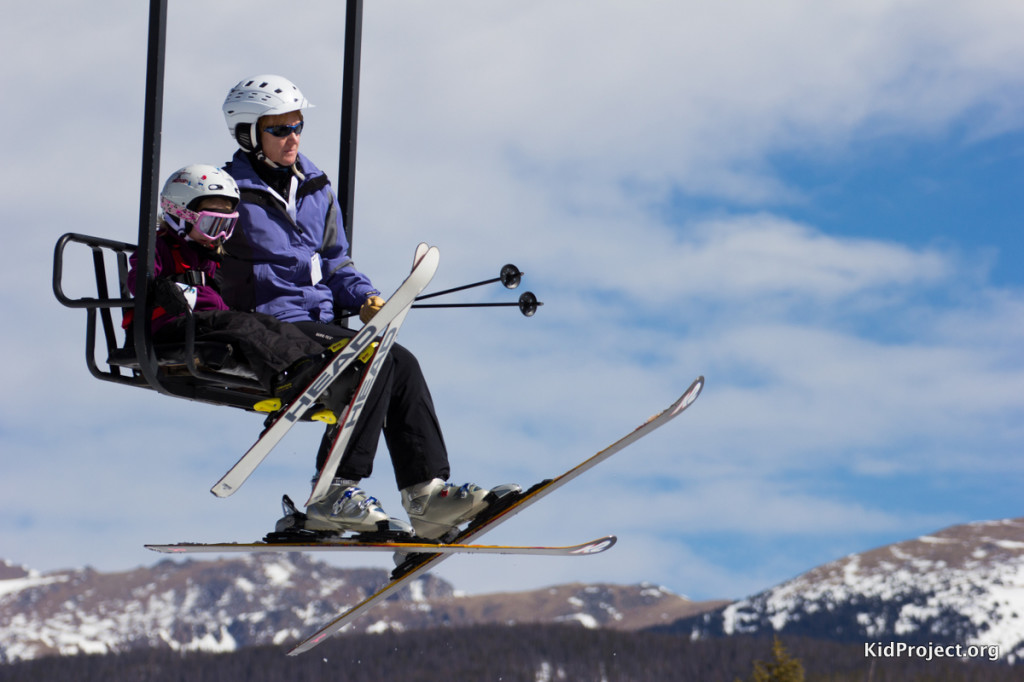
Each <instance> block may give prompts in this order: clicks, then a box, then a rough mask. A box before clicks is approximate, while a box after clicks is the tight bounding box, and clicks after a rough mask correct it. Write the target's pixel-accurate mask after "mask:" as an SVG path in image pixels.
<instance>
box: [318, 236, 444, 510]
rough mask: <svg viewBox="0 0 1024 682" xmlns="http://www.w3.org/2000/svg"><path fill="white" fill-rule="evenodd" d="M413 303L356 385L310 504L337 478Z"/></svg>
mask: <svg viewBox="0 0 1024 682" xmlns="http://www.w3.org/2000/svg"><path fill="white" fill-rule="evenodd" d="M420 246H421V247H425V246H426V245H425V244H421V245H420ZM425 254H426V251H425V250H424V249H422V248H421V249H417V250H416V256H415V257H414V258H413V269H415V268H416V266H417V265H418V264H419V262H420V260H421V259H422V258H423V256H424V255H425ZM409 308H410V306H406V307H405V308H404V309H403V310H401V311H400V312H399V313H398V315H396V316H395V319H393V320H392V321H391V323H390V324H389V325H388V327H387V330H386V331H385V332H384V336H383V338H382V339H381V342H380V345H378V346H377V350H376V351H375V352H374V355H373V359H372V360H371V361H370V364H369V366H368V367H367V368H366V370H365V371H364V372H363V376H362V379H361V380H360V382H359V387H358V388H357V389H356V393H355V395H354V396H353V397H352V400H351V401H350V402H349V404H348V408H347V409H346V410H345V416H344V418H343V419H342V420H341V423H340V424H339V428H338V429H337V431H336V432H335V434H334V440H333V442H332V443H331V449H330V452H329V454H328V455H327V457H326V459H325V460H324V465H323V467H322V468H321V469H320V471H319V472H317V478H316V483H315V484H314V485H313V492H311V493H310V494H309V499H308V500H306V506H307V507H308V506H309V505H311V504H313V503H314V502H318V501H319V500H320V499H321V498H323V496H324V495H326V494H327V491H328V490H330V488H331V481H332V480H333V479H334V472H335V470H337V468H338V464H339V463H340V462H341V457H342V455H343V454H345V448H346V447H348V443H349V441H350V440H351V439H352V431H353V429H354V428H355V425H356V422H357V421H358V420H359V415H360V414H362V412H363V406H365V405H366V400H367V398H369V397H370V391H371V390H372V389H373V382H374V380H375V379H376V378H377V374H378V373H379V372H380V369H381V367H382V366H383V365H384V360H386V359H387V356H388V352H389V351H390V350H391V346H392V345H394V343H395V337H397V336H398V330H399V328H400V327H401V326H402V323H403V322H404V321H405V316H406V314H407V313H408V312H409Z"/></svg>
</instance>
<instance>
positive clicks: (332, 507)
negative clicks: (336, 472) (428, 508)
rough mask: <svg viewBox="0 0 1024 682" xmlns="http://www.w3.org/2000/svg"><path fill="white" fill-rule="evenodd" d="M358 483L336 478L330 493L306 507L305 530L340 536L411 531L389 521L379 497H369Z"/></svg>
mask: <svg viewBox="0 0 1024 682" xmlns="http://www.w3.org/2000/svg"><path fill="white" fill-rule="evenodd" d="M314 483H315V481H314ZM357 483H358V481H351V480H348V479H344V478H336V479H334V480H333V481H332V482H331V487H330V488H329V489H328V490H327V494H326V495H324V497H323V498H322V499H321V500H320V501H318V502H314V503H313V504H311V505H309V506H308V507H306V522H305V527H306V528H307V529H308V530H330V531H336V532H338V533H343V532H345V531H352V532H355V533H363V532H373V531H377V530H381V529H384V528H387V529H395V530H397V529H398V527H405V528H406V529H408V526H409V524H407V523H406V522H404V521H401V520H399V519H391V518H389V517H388V515H387V514H386V513H385V512H384V510H383V509H382V508H381V506H380V503H379V502H378V501H377V498H376V497H370V496H369V495H367V494H366V493H365V492H364V491H363V490H362V488H360V487H359V486H358V485H356V484H357ZM382 522H383V523H384V524H385V525H384V526H382V525H381V523H382ZM396 524H397V525H398V527H396Z"/></svg>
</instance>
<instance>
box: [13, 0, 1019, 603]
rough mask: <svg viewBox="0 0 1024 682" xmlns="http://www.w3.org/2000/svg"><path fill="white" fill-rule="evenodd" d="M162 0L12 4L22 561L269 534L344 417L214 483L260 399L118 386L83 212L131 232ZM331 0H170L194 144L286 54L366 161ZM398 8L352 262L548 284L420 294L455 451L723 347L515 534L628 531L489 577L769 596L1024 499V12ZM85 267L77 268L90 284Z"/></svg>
mask: <svg viewBox="0 0 1024 682" xmlns="http://www.w3.org/2000/svg"><path fill="white" fill-rule="evenodd" d="M137 4H138V3H131V2H127V0H124V1H121V2H112V3H109V4H108V5H105V6H103V7H101V8H91V7H90V8H83V7H80V6H78V5H76V4H74V3H67V2H53V3H44V4H36V5H30V6H19V7H17V8H15V9H14V10H13V21H8V22H5V25H4V26H3V27H2V28H0V39H2V44H4V46H5V47H4V49H5V51H7V52H8V54H9V55H14V56H17V57H18V58H17V59H12V58H9V59H7V60H5V62H6V66H5V67H4V69H5V75H4V78H5V82H6V83H8V84H9V87H10V89H11V90H12V91H15V92H19V93H22V97H21V99H20V105H19V106H18V107H14V108H9V109H8V110H6V111H5V112H4V113H3V114H0V116H2V118H3V121H4V123H5V124H7V125H8V126H11V129H13V130H17V131H19V135H16V136H12V137H11V138H9V139H8V140H7V146H6V148H5V159H7V160H8V163H6V164H4V167H3V169H2V170H0V173H3V177H4V180H5V182H2V183H0V187H2V188H3V189H0V192H3V201H2V202H0V212H2V219H3V224H5V225H7V226H9V227H8V234H9V235H11V236H12V239H16V240H17V242H16V243H17V244H18V248H17V250H16V253H15V254H14V255H16V258H13V259H11V260H10V261H9V262H8V263H7V267H6V268H5V269H4V271H3V273H2V274H0V277H2V278H3V280H2V283H3V286H2V287H0V296H2V301H3V307H4V310H5V312H6V313H7V315H8V317H9V319H13V320H17V321H18V324H14V325H8V326H7V327H6V328H5V331H4V332H3V335H2V337H0V338H2V345H0V352H2V353H3V354H4V356H5V357H7V358H9V359H11V363H12V364H11V366H10V367H9V370H8V377H7V380H8V385H9V386H14V387H16V390H9V391H6V392H4V395H3V397H0V401H2V403H0V415H2V416H0V451H2V452H3V455H2V465H0V466H2V467H3V469H2V471H3V475H2V476H0V492H2V493H3V494H2V495H0V505H2V506H0V556H2V557H4V558H8V559H10V560H13V561H15V562H20V563H24V564H26V565H28V566H30V567H33V568H37V569H40V570H52V569H56V568H64V567H70V566H79V565H83V564H91V565H93V566H96V567H97V568H100V569H103V570H119V569H126V568H130V567H133V566H137V565H139V564H146V563H152V562H154V561H155V560H157V557H156V556H155V555H154V556H150V554H149V553H148V552H146V551H145V550H144V549H142V545H143V544H144V543H146V542H175V541H183V540H190V541H225V540H249V539H255V538H257V537H259V536H260V535H262V533H263V532H265V531H266V530H267V529H268V528H269V527H270V526H271V524H272V523H273V521H274V520H275V519H276V517H277V500H278V499H279V497H280V495H281V493H284V492H287V493H289V494H291V495H292V496H293V497H301V496H302V494H303V493H304V491H305V486H306V485H307V481H308V478H309V475H310V473H311V469H312V459H313V456H314V453H315V445H316V442H317V440H318V437H319V432H318V431H317V430H316V429H313V428H309V429H305V430H301V431H300V430H296V431H295V432H293V433H292V434H290V435H289V437H288V439H287V441H286V442H285V443H283V444H282V445H281V446H280V447H279V448H278V449H277V450H276V451H275V452H274V453H273V454H272V455H271V457H270V458H269V459H268V460H267V462H266V463H265V464H264V465H263V466H262V467H261V468H260V469H259V470H258V471H257V473H256V475H254V477H253V478H252V479H251V480H250V481H249V482H248V483H247V484H246V486H245V487H244V488H243V489H242V490H241V491H240V492H239V493H238V494H236V495H235V496H234V497H232V498H230V499H229V500H226V501H225V500H219V499H215V498H214V497H213V496H212V495H210V494H209V492H208V490H209V487H210V486H211V485H212V484H213V482H214V481H216V480H217V478H218V477H219V476H220V475H221V474H222V473H223V471H224V470H225V469H226V468H227V467H228V466H230V464H231V463H233V462H234V461H235V459H237V457H238V455H239V454H241V452H243V451H244V450H245V448H246V447H248V445H249V443H250V442H251V441H252V440H253V439H254V438H255V436H256V434H257V432H258V431H259V420H258V419H256V418H255V417H252V416H251V415H246V414H242V413H237V412H235V411H231V410H228V409H226V408H222V409H218V408H214V407H209V406H200V405H196V404H192V403H188V402H186V401H180V400H172V399H169V398H162V397H159V396H155V395H152V394H151V393H148V392H144V391H139V390H132V389H128V388H123V387H118V386H113V385H109V384H105V383H102V382H98V381H96V380H93V379H92V378H91V377H89V375H88V373H87V372H86V369H85V367H84V363H83V362H82V353H83V351H82V337H83V329H84V315H83V314H81V313H80V312H78V311H74V310H68V309H65V308H63V307H61V306H60V305H59V304H58V303H57V302H56V301H55V300H54V298H53V296H52V293H51V291H50V275H51V271H50V267H51V266H50V262H51V258H52V248H53V244H54V242H55V241H56V239H57V237H58V236H59V235H60V234H62V233H63V232H65V231H72V230H73V231H79V232H85V233H88V234H94V235H101V236H106V237H110V238H114V239H123V240H125V241H134V239H135V236H136V231H137V226H136V220H137V214H138V202H137V197H136V195H135V192H137V187H138V173H139V165H140V148H141V139H142V103H143V87H144V75H145V74H144V69H143V60H144V54H145V34H144V32H145V27H146V14H145V8H144V7H136V6H135V5H137ZM335 4H337V3H330V2H311V3H306V4H304V5H303V6H301V7H297V8H295V9H294V10H290V11H289V12H288V13H287V15H288V16H287V17H286V19H287V21H283V20H282V21H277V22H271V23H269V24H267V25H266V26H263V27H261V30H259V31H256V30H252V31H250V32H249V33H247V34H245V35H241V34H240V33H239V32H238V31H237V30H236V27H235V26H234V25H233V24H232V21H234V20H235V18H236V17H238V16H240V15H241V14H244V15H245V16H249V17H254V18H256V21H258V20H259V18H260V17H270V16H278V15H280V9H279V7H277V6H275V5H273V4H272V3H269V2H263V1H262V0H259V1H257V2H252V3H245V6H244V7H245V10H244V12H243V10H242V3H237V2H226V3H222V5H218V6H217V7H216V8H211V7H209V6H207V5H206V4H203V3H199V2H196V1H194V0H189V1H182V2H172V3H171V5H172V7H171V10H170V32H169V35H168V56H169V60H168V64H167V103H166V107H165V113H164V122H165V126H164V155H163V159H162V166H161V168H162V174H163V175H166V174H168V173H170V172H171V171H173V170H174V169H175V168H177V167H180V166H182V165H185V164H188V163H193V162H205V163H221V162H223V161H225V160H227V158H228V157H229V156H230V154H231V153H232V151H233V148H232V144H231V140H230V138H229V137H228V135H227V133H226V131H225V129H224V123H223V118H222V117H221V114H220V103H221V102H222V100H223V97H224V94H225V93H226V92H227V89H228V88H230V87H231V86H232V85H233V84H234V83H236V82H237V81H238V80H240V79H241V78H243V77H246V76H249V75H254V74H256V73H260V72H271V73H273V72H277V73H280V74H282V75H285V76H287V77H289V78H291V79H292V80H293V81H295V82H296V83H297V84H298V85H299V87H300V88H301V89H302V90H303V91H304V93H305V94H306V95H307V96H308V97H309V98H310V99H311V100H312V101H313V102H314V103H316V104H317V108H316V109H313V110H311V112H309V116H308V117H307V127H306V131H305V132H304V134H303V150H304V151H305V152H306V153H307V154H309V155H310V156H311V157H312V158H313V159H314V161H316V162H317V163H318V164H319V165H321V167H323V168H325V169H327V170H328V172H329V173H331V174H333V173H334V169H335V168H336V167H337V161H336V148H337V136H338V132H337V128H338V125H337V121H338V117H339V114H338V101H339V99H340V87H341V82H340V80H341V79H340V73H341V70H340V55H341V41H342V31H341V27H342V25H343V18H342V16H341V11H340V10H339V9H338V8H336V7H335ZM236 5H237V6H236ZM968 5H969V6H968ZM364 21H365V24H364V40H365V44H364V53H363V74H362V76H363V90H362V109H361V114H360V140H359V159H358V164H359V165H358V171H357V173H358V186H357V198H356V223H355V229H356V251H355V255H356V260H357V263H358V265H359V266H360V268H361V269H362V270H363V271H365V272H367V273H368V274H370V275H371V277H372V278H373V279H374V282H375V283H376V284H377V286H378V287H379V288H381V289H383V290H391V289H393V288H394V287H395V286H397V284H398V283H399V282H400V280H401V277H402V274H403V272H404V271H405V270H406V269H407V267H408V262H409V258H410V257H411V253H412V251H413V248H414V246H415V244H416V243H418V242H419V241H427V242H430V243H433V244H436V245H438V246H439V247H440V249H441V267H440V270H439V273H438V275H437V277H436V278H435V285H434V289H440V288H445V287H448V286H454V285H458V284H462V283H465V282H469V281H477V280H480V279H485V278H488V277H493V276H495V275H496V274H497V270H498V269H499V268H500V266H501V265H502V264H504V263H506V262H513V263H515V264H516V265H518V266H519V267H520V268H521V269H522V270H524V271H525V272H526V278H525V279H524V284H523V286H524V288H529V289H532V290H534V291H535V292H537V294H538V295H539V297H540V298H541V300H543V301H544V302H545V306H544V308H542V309H541V311H540V312H539V313H538V315H537V316H536V317H534V318H531V319H529V320H525V319H523V318H521V317H519V316H518V315H516V314H515V313H512V312H510V311H502V310H500V309H498V310H481V311H464V310H462V311H426V310H424V311H417V312H416V314H414V315H410V318H409V319H408V320H407V322H406V324H405V326H404V327H403V329H402V335H401V338H400V342H401V343H404V344H405V345H407V346H408V347H410V348H411V349H413V350H414V351H415V352H416V354H417V356H418V357H419V359H420V361H421V364H422V365H423V366H424V369H425V371H426V374H427V376H428V379H429V380H430V382H431V388H432V391H433V394H434V398H435V401H436V403H437V406H438V410H439V414H440V417H441V420H442V425H443V427H444V429H445V435H446V439H447V442H448V445H449V449H450V451H451V456H452V461H453V464H454V466H453V476H454V478H455V479H457V480H459V481H462V480H473V481H476V482H479V483H482V484H496V483H501V482H507V481H516V482H520V483H523V484H531V483H533V482H536V481H537V480H540V479H542V478H546V477H550V476H552V475H555V474H558V473H560V472H561V471H563V470H565V469H567V468H569V467H571V466H573V465H574V464H575V463H577V462H578V461H579V460H580V459H583V458H584V457H587V456H589V455H590V454H592V453H593V452H594V451H596V450H598V449H600V448H601V447H603V446H605V445H606V444H607V443H609V442H611V441H612V440H615V439H616V438H618V437H619V436H620V435H622V434H623V433H625V432H626V431H628V430H630V429H632V428H633V427H634V426H636V425H637V424H639V423H640V422H641V421H643V420H644V419H645V418H646V417H647V416H648V415H650V414H652V413H654V412H656V411H658V410H660V409H661V408H663V407H664V406H666V405H668V404H669V403H670V402H671V401H672V400H673V399H674V398H675V397H676V396H677V395H678V394H679V393H680V392H681V391H682V390H683V389H684V388H685V387H686V386H687V385H688V384H689V382H690V381H691V380H692V379H693V378H694V377H695V376H697V375H701V374H703V375H705V376H706V377H707V388H706V389H705V392H704V395H702V397H701V398H700V400H699V401H698V403H697V404H695V405H694V406H693V407H692V408H691V409H690V410H689V411H688V412H687V413H686V414H685V415H684V416H682V417H680V418H679V419H678V420H677V421H675V422H673V423H672V424H671V425H670V426H668V427H666V428H665V429H663V430H662V431H660V432H658V433H657V434H655V435H653V436H651V437H650V438H648V439H645V440H644V441H643V442H642V443H641V444H638V445H637V446H635V447H634V448H631V449H630V450H628V451H626V452H623V453H622V454H621V455H618V456H617V457H616V458H614V459H613V460H611V461H609V462H608V463H606V464H603V465H602V466H601V467H600V468H598V469H595V470H594V471H592V472H589V473H588V474H587V475H586V476H584V477H582V478H580V479H578V480H577V481H575V482H574V483H573V484H572V485H571V486H569V487H567V488H565V489H564V491H561V492H559V493H558V495H556V496H553V497H552V498H549V499H548V500H546V501H544V502H542V503H540V504H538V505H536V507H535V508H533V509H531V510H529V511H528V512H524V513H523V514H521V515H520V516H518V517H516V520H515V522H514V523H508V524H504V525H503V526H502V527H501V528H500V529H498V530H496V531H495V532H494V533H493V535H491V536H489V540H493V541H495V542H519V543H531V544H536V543H569V542H577V541H580V540H583V539H588V538H590V537H597V536H599V535H602V534H605V533H615V534H617V535H619V537H620V541H619V545H618V546H617V547H616V548H615V549H614V550H613V551H611V552H607V553H605V554H603V555H601V556H598V557H589V558H586V559H582V560H568V559H566V560H553V561H547V560H544V559H537V558H533V559H526V558H507V557H501V558H496V559H484V558H481V559H479V560H476V558H470V557H462V558H458V559H453V560H451V561H447V562H445V564H444V565H443V566H442V567H441V568H440V569H439V572H440V574H441V576H442V577H445V578H447V579H449V580H451V581H452V582H454V583H455V584H456V586H457V587H459V588H461V589H465V590H468V591H472V592H482V591H496V590H510V589H523V588H528V587H538V586H543V585H549V584H553V583H559V582H570V581H577V580H579V581H603V582H619V583H635V582H641V581H651V582H655V583H660V584H662V585H665V586H667V587H669V588H670V589H672V590H674V591H676V592H679V593H682V594H686V595H689V596H691V597H694V598H739V597H743V596H745V595H747V594H750V593H752V592H755V591H758V590H760V589H763V588H766V587H769V586H771V585H773V584H775V583H778V582H781V581H783V580H785V579H788V578H790V577H792V576H794V575H796V574H798V573H800V572H802V571H804V570H807V569H809V568H811V567H813V566H815V565H817V564H820V563H823V562H825V561H828V560H831V559H834V558H838V557H840V556H843V555H845V554H848V553H851V552H856V551H861V550H865V549H868V548H871V547H874V546H877V545H881V544H885V543H888V542H894V541H898V540H903V539H906V538H909V537H914V536H917V535H920V534H923V533H927V532H930V531H933V530H936V529H938V528H941V527H944V526H946V525H951V524H956V523H963V522H968V521H974V520H981V519H993V518H1008V517H1018V516H1021V507H1020V503H1019V498H1020V494H1019V491H1020V488H1021V484H1022V483H1024V475H1022V464H1021V462H1022V459H1021V454H1022V452H1021V451H1022V447H1024V428H1022V427H1021V424H1022V423H1024V363H1022V357H1024V356H1022V353H1021V348H1022V341H1024V278H1022V268H1021V267H1020V262H1021V260H1022V258H1024V242H1022V236H1021V235H1022V229H1024V225H1022V218H1024V211H1022V208H1024V205H1022V204H1024V201H1022V198H1021V196H1022V194H1021V191H1020V187H1021V181H1022V180H1024V106H1022V105H1024V75H1022V73H1021V70H1020V68H1019V67H1020V64H1021V63H1024V45H1022V44H1021V41H1020V39H1019V37H1020V35H1022V32H1024V6H1021V5H1020V3H1018V2H1012V1H1010V0H1006V1H999V0H983V1H981V2H975V3H958V2H938V3H936V2H924V1H923V0H879V1H878V2H873V3H863V2H845V1H837V2H831V3H827V4H823V3H817V2H810V1H808V0H786V1H783V2H776V3H760V2H753V1H749V2H736V3H715V4H712V3H698V2H655V1H653V0H652V1H641V2H634V3H628V4H624V3H617V2H611V1H610V0H608V1H605V0H591V1H588V2H584V1H583V0H559V1H557V2H552V1H551V0H545V1H543V2H542V1H540V0H537V1H526V2H523V1H518V2H510V1H505V0H494V1H493V2H488V3H480V2H478V1H470V0H460V1H454V0H453V1H452V2H446V3H424V2H412V1H408V2H392V3H385V4H384V5H382V6H377V5H373V6H368V7H367V9H366V14H365V19H364ZM247 26H249V24H247ZM250 28H251V27H250ZM257 35H258V36H259V39H258V40H257V39H256V36H257ZM294 40H299V41H300V42H301V46H300V47H295V46H290V47H289V46H288V45H289V41H294ZM69 54H74V55H75V58H74V59H73V60H69V59H68V58H67V55H69ZM84 265H85V263H84V262H82V263H79V264H77V265H74V266H72V267H71V268H70V269H69V272H68V275H67V276H68V278H69V281H73V277H74V276H75V275H76V274H77V275H79V276H80V277H82V279H81V281H82V282H86V281H87V279H86V278H87V277H88V274H87V272H86V270H85V268H84ZM83 287H84V284H83ZM82 293H83V294H84V293H85V291H84V290H83V291H82ZM479 296H483V297H493V298H494V300H497V299H501V298H502V292H501V291H494V292H480V293H479ZM505 298H507V296H506V297H505ZM478 299H479V297H478V296H467V297H466V298H465V299H461V300H478ZM506 313H507V314H506ZM43 348H48V349H52V351H47V352H44V351H43V350H42V349H43ZM378 460H379V463H378V470H377V471H376V472H375V474H374V476H373V477H372V478H371V479H369V480H367V481H365V487H367V488H368V489H369V490H370V491H371V492H372V493H373V494H375V495H377V496H378V497H380V498H381V499H382V500H383V501H384V502H385V505H386V508H387V509H389V510H390V511H391V512H392V513H393V514H398V513H400V504H399V502H398V498H397V494H396V493H395V491H394V490H393V487H394V484H393V480H392V477H391V472H390V465H389V463H388V460H387V458H386V456H385V454H384V452H383V448H382V451H381V453H380V457H379V458H378ZM332 561H334V562H336V563H338V564H340V565H366V564H367V563H368V562H369V561H370V560H368V559H366V558H365V557H364V556H359V557H337V558H335V559H333V560H332ZM386 564H387V559H380V560H379V563H378V564H377V565H382V566H384V565H386Z"/></svg>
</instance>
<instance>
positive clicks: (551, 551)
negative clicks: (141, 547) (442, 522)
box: [145, 535, 617, 556]
mask: <svg viewBox="0 0 1024 682" xmlns="http://www.w3.org/2000/svg"><path fill="white" fill-rule="evenodd" d="M616 540H617V538H616V537H615V536H614V535H608V536H605V537H603V538H597V539H596V540H591V541H590V542H584V543H581V544H578V545H568V546H564V547H548V546H529V545H528V546H521V545H460V544H451V545H448V544H443V543H432V542H416V541H407V542H406V541H396V542H368V541H364V540H359V539H358V538H328V539H324V540H319V541H316V542H222V543H210V544H203V543H193V542H182V543H179V544H174V545H146V546H145V547H146V549H151V550H153V551H154V552H161V553H163V554H213V553H240V552H252V553H269V552H337V551H347V552H400V553H403V554H526V555H532V556H587V555H590V554H600V553H601V552H604V551H606V550H609V549H611V548H612V546H613V545H614V544H615V542H616Z"/></svg>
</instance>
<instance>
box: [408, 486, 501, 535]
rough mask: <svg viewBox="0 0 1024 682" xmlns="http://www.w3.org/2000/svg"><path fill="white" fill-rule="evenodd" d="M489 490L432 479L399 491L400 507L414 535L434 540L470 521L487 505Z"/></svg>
mask: <svg viewBox="0 0 1024 682" xmlns="http://www.w3.org/2000/svg"><path fill="white" fill-rule="evenodd" d="M489 492H490V491H489V490H486V489H484V488H481V487H480V486H478V485H474V484H472V483H464V484H463V485H461V486H458V485H455V484H453V483H445V482H444V481H442V480H441V479H440V478H435V479H433V480H430V481H426V482H424V483H418V484H417V485H413V486H409V487H408V488H405V489H404V490H402V506H403V507H405V510H406V511H407V512H409V520H410V521H411V522H412V527H413V528H414V529H415V530H416V535H418V536H420V537H421V538H426V539H431V540H432V539H436V538H440V537H443V536H445V535H447V534H448V533H449V532H450V531H452V530H455V529H456V528H457V527H458V525H459V524H460V523H465V522H466V521H470V520H472V519H473V517H475V516H476V515H477V514H479V513H480V512H481V511H483V510H484V509H485V508H486V507H487V502H485V501H484V498H485V497H487V494H488V493H489Z"/></svg>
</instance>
